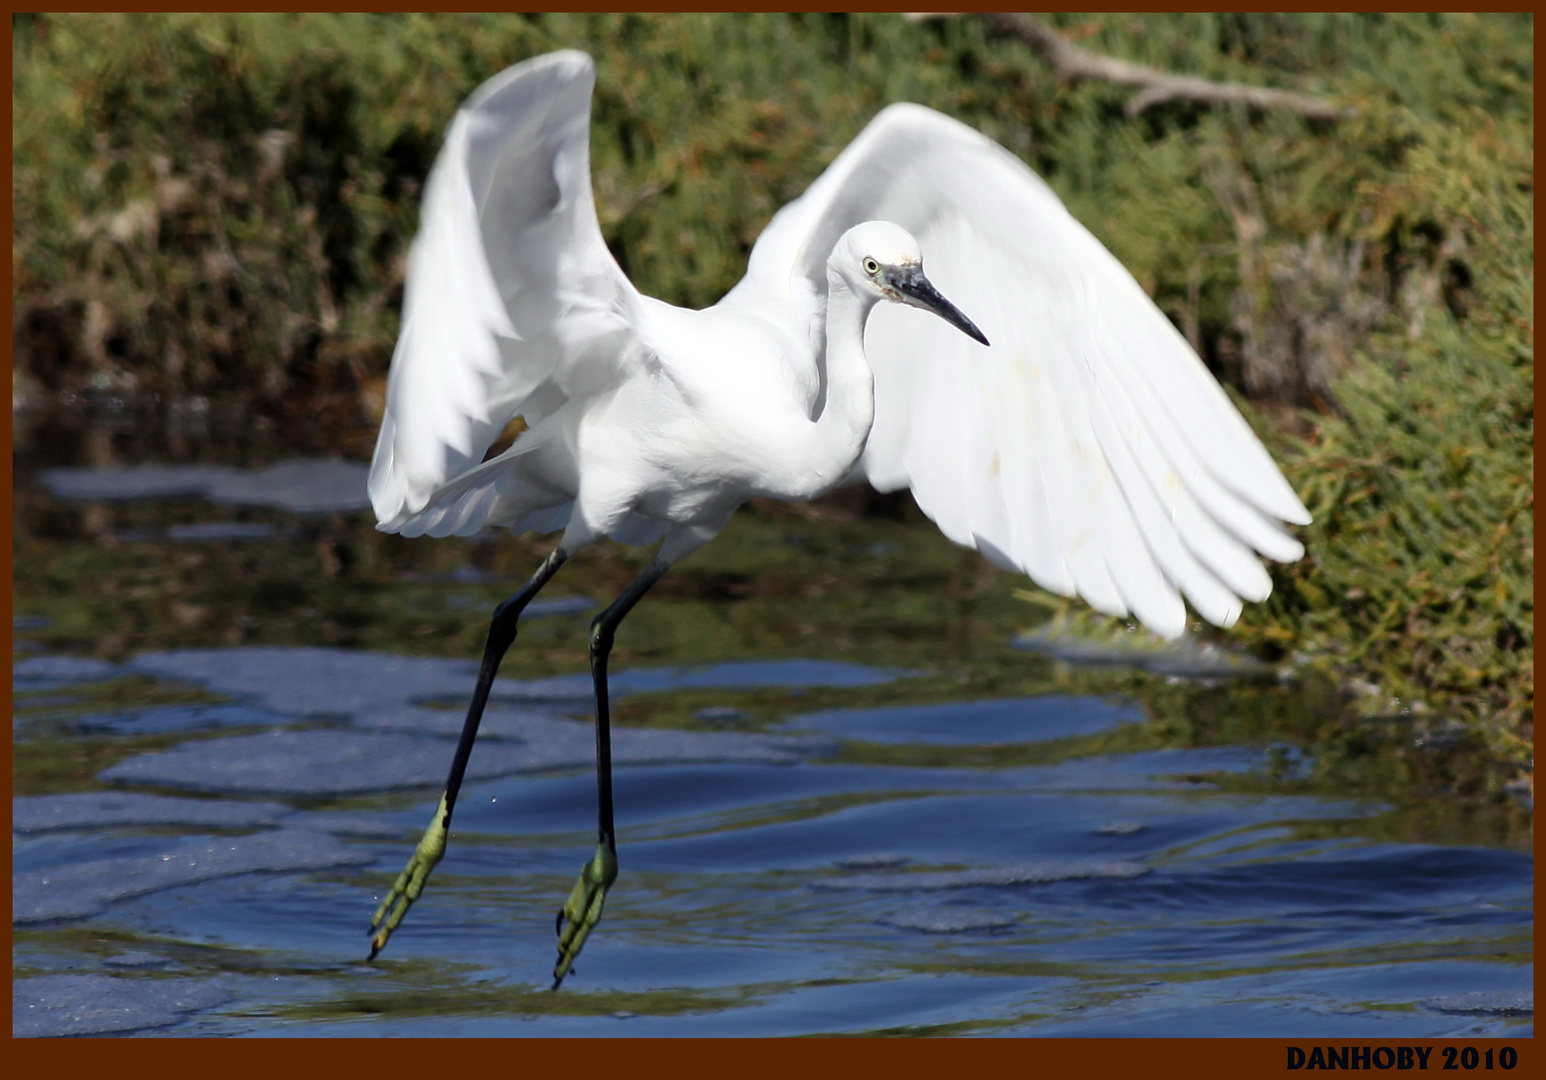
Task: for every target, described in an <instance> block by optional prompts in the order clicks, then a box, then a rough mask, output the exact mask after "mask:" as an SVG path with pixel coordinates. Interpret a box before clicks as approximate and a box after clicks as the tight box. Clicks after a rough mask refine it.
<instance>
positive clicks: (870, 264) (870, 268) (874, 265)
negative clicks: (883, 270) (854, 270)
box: [864, 256, 880, 274]
mask: <svg viewBox="0 0 1546 1080" xmlns="http://www.w3.org/2000/svg"><path fill="white" fill-rule="evenodd" d="M864 272H865V273H866V274H878V273H880V263H878V262H876V261H875V260H874V259H872V258H870V257H869V256H865V259H864Z"/></svg>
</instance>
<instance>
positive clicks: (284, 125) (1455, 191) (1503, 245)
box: [12, 14, 1534, 770]
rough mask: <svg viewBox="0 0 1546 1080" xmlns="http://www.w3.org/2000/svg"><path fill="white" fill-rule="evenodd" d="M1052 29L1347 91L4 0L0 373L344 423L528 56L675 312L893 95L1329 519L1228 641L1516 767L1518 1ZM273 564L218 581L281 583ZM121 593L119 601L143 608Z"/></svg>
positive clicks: (1178, 61) (373, 406) (1026, 60)
mask: <svg viewBox="0 0 1546 1080" xmlns="http://www.w3.org/2000/svg"><path fill="white" fill-rule="evenodd" d="M1052 21H1053V23H1054V24H1055V25H1056V26H1057V27H1058V28H1059V29H1060V31H1061V32H1063V33H1064V34H1065V35H1067V36H1068V37H1069V38H1071V39H1073V40H1076V41H1077V42H1078V43H1079V44H1081V45H1082V46H1084V47H1086V48H1089V49H1093V50H1096V51H1098V52H1103V53H1106V54H1108V55H1112V56H1116V57H1120V58H1122V59H1126V60H1131V61H1135V62H1139V63H1146V64H1150V65H1154V66H1159V67H1164V68H1166V69H1169V70H1172V71H1176V72H1181V73H1187V74H1196V75H1201V76H1205V77H1209V78H1216V79H1227V80H1236V81H1243V82H1251V83H1257V84H1262V85H1272V86H1280V87H1283V88H1287V89H1294V90H1299V91H1303V92H1309V93H1316V94H1319V95H1322V96H1325V97H1328V98H1330V99H1332V100H1335V101H1337V102H1338V103H1340V104H1341V105H1343V106H1345V107H1346V108H1347V109H1348V110H1349V111H1350V114H1351V115H1350V119H1348V120H1346V121H1344V122H1341V123H1338V124H1334V125H1330V124H1315V123H1309V122H1306V121H1304V120H1302V119H1300V118H1297V117H1295V116H1291V115H1287V114H1278V113H1260V112H1254V111H1249V110H1244V109H1235V108H1226V109H1211V108H1202V107H1198V106H1192V105H1186V104H1176V105H1171V106H1166V107H1163V108H1160V109H1155V110H1151V111H1149V112H1146V113H1144V114H1143V115H1142V116H1141V117H1139V118H1137V119H1130V118H1128V117H1127V115H1126V114H1125V112H1124V109H1123V106H1124V104H1125V103H1126V101H1127V100H1128V98H1129V97H1130V94H1131V92H1130V91H1127V90H1123V89H1121V88H1117V87H1113V86H1108V85H1103V84H1099V83H1089V82H1085V83H1063V82H1060V81H1058V80H1057V79H1056V78H1055V77H1054V76H1053V75H1052V74H1051V72H1050V71H1049V70H1048V69H1047V68H1046V67H1045V66H1044V65H1042V64H1041V63H1040V61H1038V60H1037V59H1036V58H1035V57H1034V56H1032V55H1031V54H1030V53H1029V51H1028V50H1027V49H1026V48H1025V47H1024V46H1023V45H1021V44H1020V43H1018V42H1016V41H1013V40H1009V39H1004V38H998V37H994V36H992V35H991V34H990V33H989V31H988V28H987V26H986V25H985V24H984V23H983V22H982V21H980V20H974V19H970V18H963V19H956V20H945V21H941V22H934V23H923V24H918V23H910V22H907V21H905V20H903V19H900V18H897V17H895V16H885V15H853V16H829V15H792V16H786V15H753V16H709V15H676V16H645V15H548V16H502V15H499V16H496V15H474V16H398V15H362V14H351V15H294V16H288V15H287V16H272V15H268V16H243V15H155V16H152V15H121V16H102V15H90V16H67V15H39V16H28V15H17V16H14V17H13V23H12V26H13V39H12V59H13V81H12V102H13V108H12V113H13V129H12V174H13V189H12V191H13V194H12V206H13V212H14V213H13V221H14V224H13V232H12V277H13V319H14V332H13V343H14V364H13V376H12V379H13V384H12V386H13V402H15V403H16V405H17V407H19V408H20V410H21V412H20V413H19V414H18V415H22V416H25V415H28V413H29V409H30V410H32V411H38V410H44V411H46V410H50V409H53V410H60V409H64V410H68V409H72V408H75V409H78V408H81V407H83V406H92V405H94V404H95V405H98V406H101V405H104V404H105V405H106V406H108V407H112V406H113V403H114V402H118V403H119V404H123V403H128V404H129V405H130V406H134V407H138V405H137V404H136V403H145V402H149V403H150V404H149V405H148V406H146V408H148V409H149V410H150V411H149V413H147V415H150V416H152V417H153V418H154V419H155V421H156V423H160V422H161V420H162V419H163V418H167V417H171V416H173V415H174V413H175V412H176V410H177V409H178V408H185V407H186V406H187V403H189V402H197V401H201V400H204V399H206V398H211V397H213V398H225V397H235V398H239V399H240V400H242V401H243V402H245V403H246V405H247V407H248V408H249V410H250V411H251V412H253V413H255V414H257V415H258V416H259V417H260V418H263V419H264V420H265V422H272V421H279V422H281V425H282V424H283V423H284V422H287V421H298V420H299V419H303V418H304V419H311V420H315V421H317V422H318V423H320V424H321V426H322V428H323V429H324V430H325V431H327V432H328V433H329V434H328V438H330V439H331V443H330V446H331V448H332V449H335V450H337V451H340V452H343V453H346V454H351V455H353V456H364V455H366V454H368V452H369V448H370V445H371V442H372V439H373V424H374V420H375V417H376V416H377V415H378V414H379V409H380V407H381V401H382V392H383V390H382V388H383V385H384V376H385V372H386V368H387V364H388V360H389V357H390V352H391V347H392V342H393V340H394V338H395V334H396V326H397V308H398V305H399V303H400V298H401V290H402V278H403V269H404V260H405V253H406V250H407V245H408V242H409V240H410V238H411V236H412V234H413V230H414V228H415V226H416V220H417V203H418V197H419V194H420V184H421V182H422V178H423V176H424V174H425V173H426V171H427V169H428V167H429V164H430V162H431V161H432V159H433V156H434V154H435V151H436V148H437V145H438V141H439V138H440V135H441V133H442V131H443V130H444V126H445V124H446V122H447V120H448V119H449V117H450V116H451V114H452V112H453V111H454V109H455V107H456V106H457V104H458V103H459V102H460V100H461V99H462V98H463V97H464V96H465V95H466V94H467V93H468V92H469V91H471V90H472V89H473V88H474V87H475V86H476V85H477V84H478V83H479V82H481V81H482V80H483V79H485V78H487V77H488V76H489V75H491V74H493V73H494V72H496V71H498V70H499V69H501V68H502V67H504V66H505V65H507V64H509V63H511V62H514V61H516V60H519V59H521V58H524V57H526V56H530V55H534V54H536V53H540V52H544V51H548V50H550V49H554V48H560V47H577V48H582V49H586V50H587V51H589V52H590V53H591V54H592V55H593V56H594V57H595V58H596V60H597V66H598V83H597V90H596V99H595V112H594V120H593V133H592V147H593V149H592V155H593V168H594V173H595V192H596V198H597V203H598V211H599V216H600V219H601V222H602V227H603V231H604V233H605V235H606V238H607V241H608V244H609V245H610V246H611V248H612V250H613V251H614V252H615V253H616V255H617V257H618V259H619V261H620V262H621V263H622V265H623V267H624V269H625V270H626V271H627V272H628V273H629V274H630V275H631V276H632V277H633V279H634V280H635V281H636V282H637V283H638V284H639V286H640V287H641V288H642V289H643V290H644V291H646V292H649V293H651V294H653V295H657V296H660V297H662V298H663V299H666V300H669V301H672V302H675V303H682V304H692V305H703V304H706V303H709V302H712V301H713V300H714V299H716V298H717V297H718V296H719V295H720V294H721V293H722V292H723V291H724V290H725V289H726V288H728V287H729V286H730V285H731V284H733V283H734V281H735V280H736V278H737V277H738V276H739V274H740V272H741V269H742V267H743V266H744V261H745V257H746V254H747V252H748V251H749V249H750V246H751V244H752V242H753V240H754V239H755V237H756V236H757V234H758V232H759V231H760V230H761V228H762V227H763V225H764V224H765V223H766V221H767V219H768V218H769V216H770V215H771V214H772V213H773V211H774V210H775V209H776V208H777V207H778V206H780V205H782V204H783V203H784V202H785V201H787V200H788V199H790V198H792V197H794V196H795V195H797V194H798V193H799V192H800V191H802V190H803V189H804V187H805V185H806V184H808V183H809V182H810V180H811V179H813V178H814V177H815V175H817V173H818V172H819V171H820V169H821V168H822V167H823V166H824V165H825V164H826V163H827V162H828V161H830V160H831V158H832V157H833V156H834V155H835V154H836V153H837V152H838V151H839V150H840V149H841V148H842V147H843V146H844V145H845V144H846V143H847V142H848V141H849V140H850V139H851V138H852V137H853V136H854V135H855V134H856V133H857V132H858V130H859V129H860V128H861V127H862V126H863V124H864V123H865V122H866V121H867V120H868V119H869V118H870V117H871V116H872V115H873V114H874V112H875V111H876V110H877V109H878V108H879V107H880V106H882V105H884V104H886V103H887V102H890V101H893V100H898V99H910V100H915V101H920V102H923V103H925V104H928V105H931V106H933V107H935V108H939V109H941V110H943V111H945V112H947V113H949V114H951V115H954V116H957V117H959V118H961V119H962V120H965V121H966V122H968V123H971V124H973V125H975V126H977V127H979V128H981V129H982V130H984V131H985V132H987V133H988V134H989V135H991V136H993V137H994V138H996V139H998V140H999V141H1000V142H1002V143H1004V144H1005V145H1006V146H1008V147H1009V148H1010V149H1012V150H1013V151H1015V152H1016V153H1018V154H1020V155H1021V156H1022V157H1024V158H1025V159H1026V160H1028V161H1029V162H1030V163H1031V164H1032V165H1033V166H1034V167H1035V168H1036V169H1037V170H1038V171H1040V172H1041V173H1042V174H1043V175H1044V176H1046V177H1047V179H1048V180H1049V182H1050V183H1051V184H1052V185H1053V186H1054V188H1055V189H1056V190H1057V191H1058V192H1059V194H1060V195H1061V196H1062V197H1063V198H1064V200H1065V201H1066V202H1067V203H1068V205H1069V207H1070V209H1071V210H1072V211H1073V212H1074V213H1075V214H1076V215H1077V216H1079V217H1080V218H1081V219H1082V220H1083V221H1085V222H1086V223H1087V224H1088V225H1089V226H1090V228H1091V229H1092V230H1093V231H1094V232H1095V233H1096V235H1097V236H1099V237H1100V238H1101V239H1102V240H1103V241H1104V242H1105V243H1106V244H1107V245H1108V246H1110V247H1111V249H1112V250H1113V251H1114V252H1115V254H1116V255H1117V256H1118V257H1119V258H1120V259H1121V260H1122V261H1123V262H1124V263H1125V264H1126V265H1127V266H1128V267H1129V268H1130V269H1131V270H1132V271H1133V273H1134V275H1135V276H1136V277H1137V279H1138V280H1139V282H1140V283H1141V284H1142V285H1143V286H1144V287H1145V288H1146V289H1147V290H1149V291H1150V293H1151V294H1152V295H1153V296H1154V297H1155V299H1156V301H1157V302H1158V303H1159V304H1160V306H1161V307H1162V308H1163V309H1164V310H1165V311H1166V312H1167V313H1168V314H1170V316H1171V317H1172V318H1173V319H1174V320H1175V322H1176V323H1177V325H1178V326H1180V327H1181V328H1182V330H1183V331H1184V332H1185V333H1186V334H1187V336H1188V337H1189V338H1190V339H1191V340H1192V341H1193V343H1194V344H1195V345H1196V346H1197V348H1198V349H1199V352H1200V353H1201V354H1202V355H1203V357H1204V358H1205V360H1206V361H1207V362H1208V363H1209V365H1210V367H1212V369H1213V370H1214V371H1215V372H1216V373H1217V374H1219V375H1220V377H1221V378H1222V379H1223V380H1224V381H1225V382H1226V384H1227V385H1229V386H1230V387H1231V388H1232V389H1233V390H1234V391H1236V392H1237V393H1238V394H1239V395H1240V400H1241V401H1242V405H1243V408H1244V410H1245V411H1246V412H1247V415H1248V416H1249V417H1250V418H1251V419H1252V421H1253V422H1254V423H1256V424H1257V425H1258V429H1259V430H1260V431H1261V432H1262V434H1263V437H1264V438H1265V440H1266V441H1267V443H1268V445H1269V446H1270V447H1271V448H1272V450H1273V451H1274V454H1275V455H1276V456H1277V457H1278V459H1279V460H1280V461H1281V462H1282V463H1283V465H1284V469H1285V472H1286V474H1287V475H1288V477H1289V479H1290V481H1291V482H1292V483H1293V484H1294V486H1295V487H1296V489H1297V490H1299V491H1300V493H1301V494H1302V496H1303V497H1304V499H1305V501H1306V503H1307V504H1308V506H1309V507H1310V510H1311V512H1312V513H1313V514H1314V515H1315V519H1316V520H1315V524H1314V525H1312V526H1310V527H1309V528H1307V529H1305V530H1303V532H1302V538H1303V539H1304V540H1305V543H1306V546H1307V548H1308V552H1309V554H1308V556H1307V558H1306V559H1304V560H1302V561H1301V562H1299V563H1297V564H1295V565H1293V566H1291V567H1283V568H1277V569H1276V570H1275V580H1276V589H1275V592H1274V595H1273V598H1272V599H1271V600H1270V601H1269V602H1268V603H1267V604H1264V605H1260V606H1255V607H1252V608H1250V609H1248V611H1247V613H1246V614H1245V616H1244V617H1243V618H1242V621H1241V623H1240V625H1239V626H1238V627H1237V628H1236V629H1235V630H1234V631H1232V632H1231V633H1232V637H1233V638H1234V639H1235V640H1237V641H1243V642H1245V643H1246V644H1248V646H1249V647H1250V648H1252V649H1253V650H1254V651H1256V652H1257V653H1259V654H1260V655H1263V656H1266V657H1268V658H1271V659H1277V660H1286V661H1291V662H1293V663H1295V664H1296V665H1298V666H1299V667H1309V668H1315V669H1319V671H1321V672H1322V673H1324V674H1326V675H1329V676H1331V677H1332V678H1333V679H1335V680H1336V681H1337V682H1339V683H1340V684H1342V685H1344V686H1346V687H1352V688H1355V689H1356V692H1357V696H1358V700H1359V703H1360V708H1361V709H1363V710H1364V711H1365V712H1366V713H1368V714H1370V715H1371V716H1375V715H1397V716H1401V715H1410V716H1411V717H1413V718H1414V722H1415V723H1417V724H1418V725H1419V726H1423V725H1428V726H1434V725H1440V726H1441V725H1442V723H1443V722H1454V723H1458V724H1460V725H1462V726H1464V727H1465V728H1466V730H1467V731H1470V732H1472V733H1474V734H1475V735H1476V736H1477V737H1479V738H1481V739H1483V740H1484V741H1485V742H1486V744H1487V745H1488V747H1490V749H1491V751H1492V752H1493V753H1494V754H1495V755H1497V756H1498V758H1499V759H1500V760H1501V761H1503V762H1505V763H1507V764H1508V765H1509V767H1511V768H1515V769H1524V770H1528V769H1529V768H1531V760H1532V759H1531V754H1532V746H1533V717H1534V669H1533V647H1534V606H1533V579H1534V526H1533V508H1534V495H1533V492H1534V464H1533V447H1534V411H1533V391H1534V377H1533V362H1534V307H1533V287H1534V269H1533V247H1534V208H1533V197H1534V107H1533V43H1534V22H1533V17H1532V16H1530V15H1527V14H1526V15H1468V14H1460V15H1436V14H1421V15H1313V14H1297V15H1273V14H1248V15H1231V14H1209V15H1186V16H1175V15H1159V14H1154V15H1070V16H1059V17H1054V18H1053V20H1052ZM75 452H78V451H75ZM364 555H365V557H377V556H376V555H373V554H372V553H371V552H370V551H368V550H367V551H365V553H364ZM323 562H324V563H326V559H325V558H324V559H323ZM18 565H20V564H18ZM237 569H239V568H237ZM259 569H260V570H261V568H259ZM17 572H18V573H19V572H20V571H19V570H18V571H17ZM70 576H71V575H69V574H66V575H64V578H65V579H69V577H70ZM233 580H242V579H241V578H240V577H238V578H235V579H233ZM724 583H725V585H726V587H727V588H735V587H738V586H737V585H736V581H735V579H734V578H733V576H732V577H729V578H725V579H724ZM262 588H263V584H262V581H261V580H260V581H254V582H250V583H249V584H247V585H243V586H242V589H241V590H239V591H241V592H242V595H243V597H244V599H243V603H250V604H251V605H254V606H256V607H261V606H262V605H263V604H269V605H270V606H272V605H274V604H280V605H282V606H283V605H289V606H290V607H292V608H294V607H304V606H305V605H302V604H298V603H297V602H295V600H294V598H293V597H290V598H289V599H287V598H286V597H285V596H280V595H277V594H273V593H272V592H270V594H267V595H259V593H260V592H261V591H262ZM249 593H250V595H248V594H249ZM181 602H182V603H183V604H184V606H183V607H182V608H181V609H179V610H181V611H182V613H183V614H182V616H178V617H181V618H186V619H188V620H193V621H195V622H197V621H198V620H199V619H202V618H205V617H206V616H204V615H201V614H200V611H201V609H203V608H206V607H207V606H208V605H207V604H206V601H205V600H203V599H200V598H199V597H196V596H194V597H189V598H185V599H184V600H182V601H181ZM132 609H133V604H132V603H129V602H127V601H125V602H124V603H120V604H117V605H116V607H115V610H117V611H118V612H120V614H121V616H122V618H123V621H124V625H123V626H122V627H119V628H117V629H113V630H110V631H109V633H111V634H118V635H120V639H121V640H130V639H132V638H133V637H134V636H135V635H136V634H137V633H141V632H142V631H143V629H144V627H145V626H146V625H148V623H146V622H145V621H144V618H148V616H145V617H144V618H141V617H138V616H135V615H134V614H133V610H132ZM1029 610H1030V609H1027V611H1028V619H1029ZM173 614H174V615H176V613H175V612H174V613H173ZM357 614H358V613H357ZM208 617H209V618H214V616H208ZM136 618H139V621H138V622H137V621H135V620H136ZM448 619H449V616H448ZM317 621H318V622H319V625H318V626H316V627H314V628H313V629H315V630H317V632H318V633H319V634H322V635H323V636H325V637H326V636H328V635H331V638H330V639H335V640H344V641H347V640H351V639H354V638H356V637H359V636H360V635H361V634H365V633H368V632H367V631H365V630H364V629H362V626H363V625H365V624H360V625H356V624H353V623H349V622H347V620H346V621H345V622H342V623H340V622H338V621H337V620H334V621H333V623H332V625H331V629H329V627H328V625H326V623H327V620H326V619H323V618H322V617H321V616H319V617H318V620H317ZM427 625H431V627H432V629H431V630H430V631H427V633H430V634H431V635H432V636H435V635H441V634H445V633H451V632H452V630H451V623H450V621H448V620H442V621H441V622H440V623H439V624H436V623H435V622H434V620H429V622H428V623H427ZM231 633H238V632H237V631H231ZM238 636H240V635H239V634H238ZM705 636H706V637H710V638H712V637H714V635H713V634H707V635H705ZM555 647H559V646H557V645H555ZM563 647H568V646H563Z"/></svg>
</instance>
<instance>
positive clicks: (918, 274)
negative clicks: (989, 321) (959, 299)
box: [891, 266, 988, 345]
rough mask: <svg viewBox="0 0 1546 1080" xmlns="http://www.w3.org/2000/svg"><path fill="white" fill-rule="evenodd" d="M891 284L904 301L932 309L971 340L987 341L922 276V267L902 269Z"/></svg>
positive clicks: (984, 343) (982, 342)
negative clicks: (903, 297)
mask: <svg viewBox="0 0 1546 1080" xmlns="http://www.w3.org/2000/svg"><path fill="white" fill-rule="evenodd" d="M891 284H892V286H893V287H894V288H895V289H896V290H897V292H899V293H901V294H902V295H903V296H905V297H907V300H906V301H905V303H908V304H911V305H912V306H913V307H919V308H923V310H925V311H932V312H933V313H934V314H936V315H938V316H939V317H940V318H941V319H944V320H945V321H946V322H947V323H949V324H950V325H951V326H953V327H955V328H956V329H957V330H959V331H961V332H962V333H963V334H965V335H966V336H967V337H969V338H971V339H972V340H973V341H977V342H980V343H981V344H983V345H986V344H987V343H988V339H987V338H986V337H985V336H983V333H982V331H981V330H979V329H977V324H976V323H974V322H972V320H970V319H968V318H967V317H966V316H965V315H963V314H961V309H960V308H958V307H956V306H955V305H954V304H952V303H951V302H950V301H949V300H946V299H945V298H944V297H943V296H941V295H940V294H939V290H938V289H936V288H935V287H934V285H933V283H932V282H930V281H929V279H928V278H926V277H924V276H923V267H921V266H914V267H912V268H911V269H908V270H904V271H902V272H901V273H900V274H898V275H897V276H896V277H894V278H892V279H891Z"/></svg>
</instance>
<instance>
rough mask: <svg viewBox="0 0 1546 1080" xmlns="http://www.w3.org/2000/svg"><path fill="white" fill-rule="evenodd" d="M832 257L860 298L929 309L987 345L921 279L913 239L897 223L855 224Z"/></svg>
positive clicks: (919, 254)
mask: <svg viewBox="0 0 1546 1080" xmlns="http://www.w3.org/2000/svg"><path fill="white" fill-rule="evenodd" d="M834 255H836V256H838V259H837V262H838V264H839V266H840V267H841V268H842V269H843V271H844V274H843V276H844V277H845V278H847V280H848V283H849V285H850V286H851V287H853V288H854V290H855V291H856V292H860V293H861V295H862V294H864V293H868V294H869V295H871V296H875V297H877V298H879V299H882V300H890V301H891V302H892V303H895V304H907V305H908V306H909V307H915V308H922V309H923V310H924V311H932V312H933V313H934V314H935V315H938V316H939V317H940V318H941V319H944V320H945V321H946V322H947V323H949V324H950V325H952V326H954V327H955V328H956V329H958V330H960V331H961V332H962V333H964V334H966V336H968V337H970V338H973V339H974V340H976V341H979V342H981V343H982V344H984V345H986V344H987V343H988V339H987V338H986V337H984V336H983V333H982V331H981V330H979V329H977V327H976V325H975V324H974V323H973V322H972V320H970V319H968V318H967V317H966V316H965V315H963V314H961V310H960V309H959V308H957V307H956V306H955V305H954V304H952V303H951V302H950V301H949V300H946V299H945V298H944V297H943V296H941V295H940V293H939V290H938V289H936V288H935V287H934V285H933V284H932V283H931V282H930V281H929V279H928V278H927V277H925V276H924V274H923V253H922V252H921V251H920V250H919V249H918V241H917V240H916V239H915V238H914V237H913V234H912V233H910V232H908V231H907V230H906V229H904V228H902V227H901V226H900V225H893V224H892V223H891V222H889V221H866V222H865V223H864V224H862V225H855V226H854V227H853V228H851V229H849V230H848V231H847V232H846V233H844V234H843V236H842V238H841V239H840V240H838V242H837V249H836V251H835V252H834Z"/></svg>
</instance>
